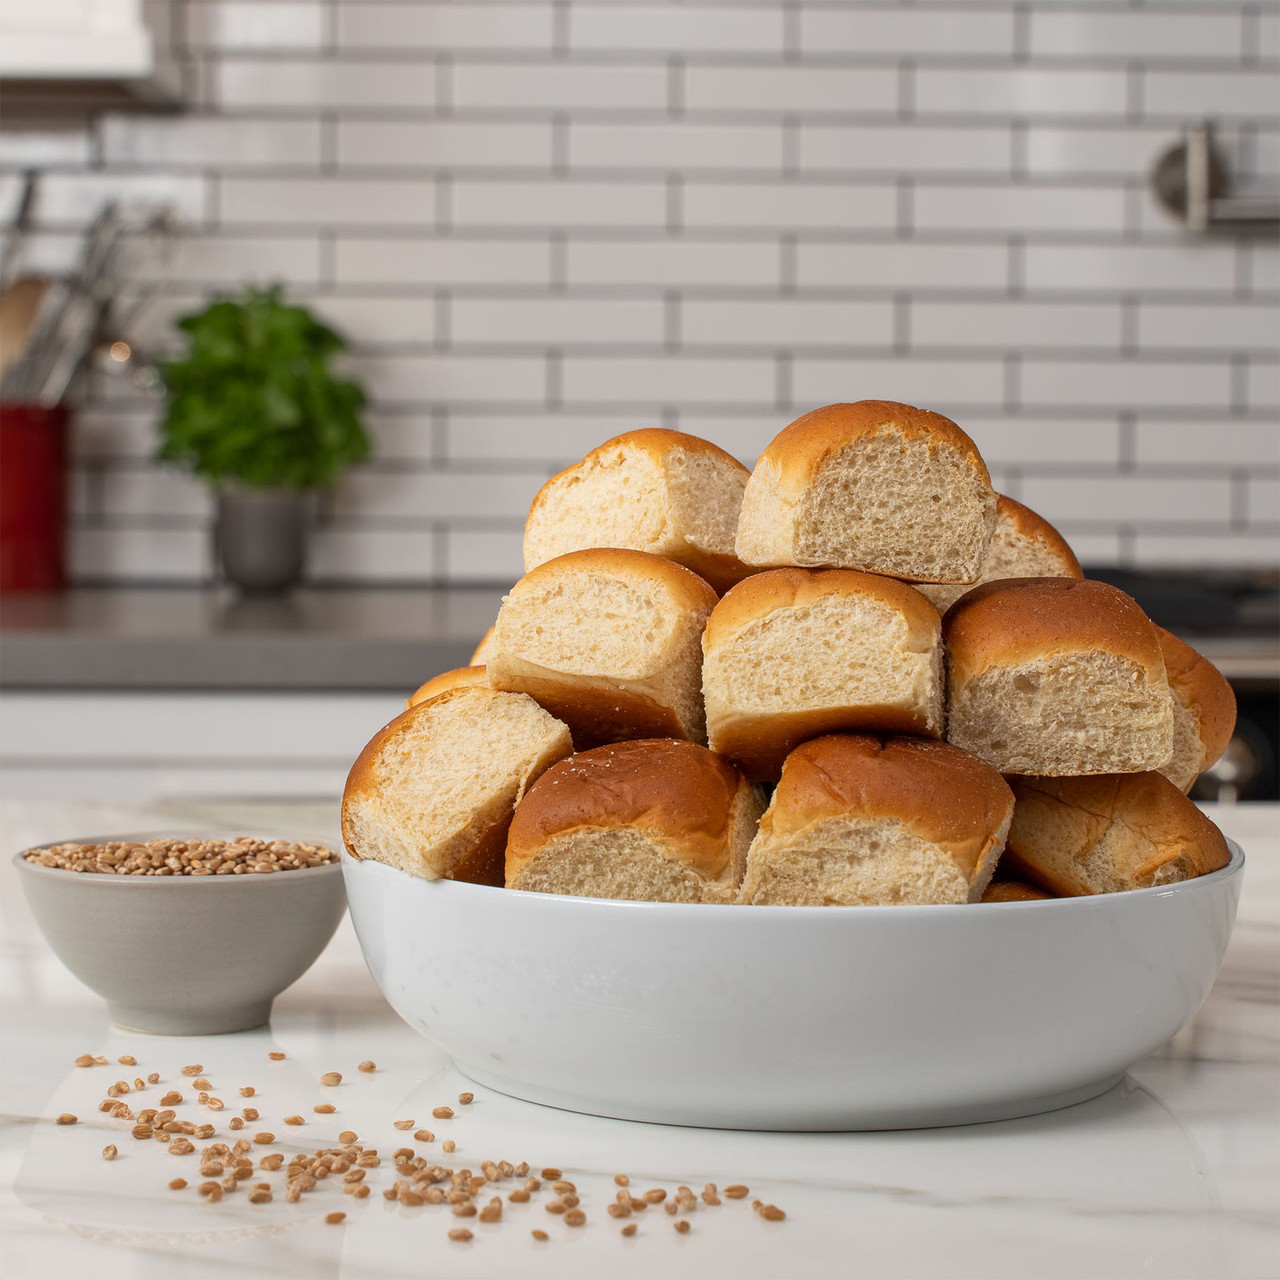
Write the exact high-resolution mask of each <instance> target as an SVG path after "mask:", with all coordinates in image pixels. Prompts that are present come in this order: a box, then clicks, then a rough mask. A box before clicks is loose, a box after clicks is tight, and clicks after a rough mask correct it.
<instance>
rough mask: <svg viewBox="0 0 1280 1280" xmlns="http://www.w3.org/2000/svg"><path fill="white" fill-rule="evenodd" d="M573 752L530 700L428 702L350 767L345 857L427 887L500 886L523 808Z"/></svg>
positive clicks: (447, 696)
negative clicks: (543, 777) (455, 883)
mask: <svg viewBox="0 0 1280 1280" xmlns="http://www.w3.org/2000/svg"><path fill="white" fill-rule="evenodd" d="M572 750H573V744H572V743H571V741H570V739H569V730H568V729H567V728H566V727H565V726H564V725H563V724H561V723H560V722H559V721H558V720H556V719H554V718H553V717H552V716H550V715H548V714H547V712H545V711H544V710H543V709H542V708H541V707H540V706H538V704H537V703H536V702H534V700H533V699H532V698H527V697H525V696H524V695H523V694H518V693H498V692H496V691H495V690H493V689H487V688H482V687H480V686H478V685H469V686H465V687H463V688H457V689H451V690H449V691H448V692H447V693H442V694H440V695H438V696H437V697H435V698H431V699H430V700H428V701H427V702H420V703H419V704H418V705H417V706H415V707H411V708H410V709H409V710H408V711H405V712H403V713H402V714H401V715H399V716H397V717H396V718H395V719H394V720H393V721H392V722H391V723H390V724H389V725H387V726H386V727H385V728H384V729H382V730H380V731H379V732H378V733H376V734H375V735H374V736H373V739H372V740H371V741H370V742H369V744H368V746H366V747H365V749H364V750H363V751H362V752H361V753H360V755H359V757H358V758H357V760H356V762H355V764H353V765H352V766H351V772H350V774H349V775H348V777H347V785H346V789H345V791H344V792H343V796H342V838H343V841H344V842H345V843H346V847H347V851H348V852H349V853H350V854H351V856H352V857H353V858H369V859H372V860H373V861H375V862H385V863H386V864H387V865H388V866H392V867H398V868H399V869H400V870H401V871H407V872H409V874H410V875H415V876H422V877H423V878H424V879H427V880H436V879H440V878H442V877H444V878H448V879H453V880H470V881H473V882H475V883H476V884H492V885H500V884H501V883H502V879H503V862H504V856H505V850H506V843H507V828H508V827H509V826H510V824H511V815H512V813H513V812H514V810H515V805H516V801H517V800H519V798H520V797H521V796H522V795H523V794H524V791H525V788H526V787H527V786H528V785H529V784H530V783H531V782H532V781H533V780H534V779H535V778H537V777H538V776H539V774H541V773H542V771H543V770H544V769H546V768H547V767H548V766H549V765H552V764H554V763H555V762H556V761H557V760H560V759H562V758H563V757H565V756H567V755H568V754H569V753H570V752H571V751H572Z"/></svg>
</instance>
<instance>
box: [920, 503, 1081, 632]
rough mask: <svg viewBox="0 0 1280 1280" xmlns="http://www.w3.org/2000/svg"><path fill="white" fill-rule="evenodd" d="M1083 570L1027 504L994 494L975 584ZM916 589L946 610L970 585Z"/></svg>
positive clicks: (1064, 575) (928, 584)
mask: <svg viewBox="0 0 1280 1280" xmlns="http://www.w3.org/2000/svg"><path fill="white" fill-rule="evenodd" d="M1083 577H1084V570H1083V569H1081V568H1080V561H1079V560H1077V559H1076V557H1075V553H1074V552H1073V551H1072V550H1071V548H1070V547H1069V546H1067V544H1066V541H1065V539H1064V538H1063V536H1062V535H1061V534H1060V533H1059V532H1058V531H1057V529H1055V528H1054V527H1053V525H1051V524H1050V523H1049V522H1048V521H1047V520H1045V519H1043V518H1042V517H1041V516H1038V515H1036V513H1035V512H1034V511H1032V510H1031V508H1030V507H1024V506H1023V505H1022V503H1020V502H1014V500H1013V499H1012V498H1006V497H1005V496H1004V494H1002V493H1001V494H997V495H996V527H995V530H994V532H993V533H992V535H991V546H990V548H989V549H988V551H987V558H986V559H985V560H984V561H983V562H982V572H981V573H979V574H978V582H977V583H975V584H974V585H975V586H976V585H979V584H981V583H983V582H998V581H1000V579H1002V578H1083ZM918 590H919V591H920V592H921V594H922V595H925V596H927V597H928V598H929V600H931V601H932V602H933V605H934V607H935V608H936V609H937V610H938V612H939V613H946V611H947V610H948V609H950V608H951V606H952V605H953V604H955V602H956V601H957V600H959V599H960V597H961V596H962V595H964V593H965V592H966V591H968V590H970V588H969V587H968V586H966V585H965V584H963V583H960V584H956V583H947V584H943V583H932V582H922V583H920V585H919V587H918Z"/></svg>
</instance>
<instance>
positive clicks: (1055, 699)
mask: <svg viewBox="0 0 1280 1280" xmlns="http://www.w3.org/2000/svg"><path fill="white" fill-rule="evenodd" d="M942 638H943V642H944V644H945V646H946V651H947V667H948V694H947V698H948V702H947V741H948V742H953V743H955V744H956V745H957V746H960V747H964V748H965V749H966V750H968V751H972V752H974V754H975V755H979V756H981V757H982V758H983V759H984V760H986V761H988V762H989V763H991V764H993V765H994V766H995V767H996V768H997V769H999V770H1000V772H1001V773H1028V774H1039V775H1043V776H1051V777H1060V776H1068V775H1074V774H1090V773H1137V772H1141V771H1142V770H1146V769H1159V768H1162V767H1163V766H1164V765H1165V764H1167V763H1168V761H1169V759H1170V757H1171V756H1172V754H1173V705H1172V702H1173V700H1172V697H1171V695H1170V692H1169V684H1168V681H1167V680H1166V678H1165V669H1164V657H1163V655H1162V653H1161V650H1160V641H1159V638H1158V637H1157V636H1156V629H1155V627H1154V625H1153V624H1152V623H1151V621H1150V620H1149V619H1148V618H1147V615H1146V614H1145V613H1143V611H1142V610H1141V609H1140V608H1139V607H1138V605H1137V603H1136V602H1135V601H1134V600H1133V599H1132V598H1131V597H1129V596H1127V595H1125V593H1124V592H1123V591H1121V590H1119V589H1118V588H1116V587H1113V586H1110V585H1109V584H1107V583H1105V582H1095V581H1093V580H1092V579H1083V580H1076V579H1074V578H1008V579H1005V580H1004V581H1002V582H989V583H987V584H986V585H985V586H981V587H975V588H974V589H973V590H972V591H970V592H968V593H967V594H966V595H964V596H962V597H961V598H960V599H959V600H958V601H956V603H955V604H954V605H952V606H951V608H950V609H948V610H947V614H946V617H945V618H944V619H943V622H942Z"/></svg>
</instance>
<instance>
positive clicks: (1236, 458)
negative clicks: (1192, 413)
mask: <svg viewBox="0 0 1280 1280" xmlns="http://www.w3.org/2000/svg"><path fill="white" fill-rule="evenodd" d="M1134 458H1135V461H1136V462H1137V464H1138V466H1139V467H1161V466H1166V465H1173V466H1185V467H1192V468H1198V467H1206V466H1212V467H1222V466H1252V465H1257V466H1264V467H1268V466H1269V467H1280V430H1277V427H1276V423H1275V422H1274V421H1272V422H1232V421H1230V420H1226V419H1222V418H1204V419H1200V420H1198V421H1191V422H1186V421H1177V420H1173V421H1170V420H1161V419H1159V418H1145V417H1144V418H1140V419H1139V420H1138V422H1137V424H1136V426H1135V427H1134Z"/></svg>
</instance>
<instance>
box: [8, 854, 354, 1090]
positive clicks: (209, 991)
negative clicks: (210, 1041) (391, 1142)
mask: <svg viewBox="0 0 1280 1280" xmlns="http://www.w3.org/2000/svg"><path fill="white" fill-rule="evenodd" d="M14 861H15V863H16V865H17V867H18V871H19V878H20V879H21V881H22V885H23V889H24V891H25V893H26V895H27V900H28V902H29V903H30V904H31V910H32V914H33V915H34V916H35V919H36V923H37V924H38V925H39V927H40V930H41V932H42V933H43V934H44V937H45V939H46V941H47V942H48V943H49V945H50V946H51V947H52V948H53V950H54V952H55V953H56V954H57V956H58V958H59V959H60V960H61V961H62V962H63V964H65V965H66V966H67V968H68V969H70V970H71V972H72V973H73V974H75V976H76V977H77V978H79V979H80V980H81V981H82V982H83V983H85V985H86V986H88V987H90V988H92V989H93V990H94V991H96V992H97V993H98V994H99V995H100V996H103V997H104V998H105V999H106V1001H107V1006H108V1010H109V1012H110V1015H111V1020H112V1022H114V1023H115V1024H116V1025H117V1026H120V1027H124V1028H126V1029H129V1030H134V1031H145V1032H150V1033H153V1034H159V1035H213V1034H219V1033H222V1032H228V1031H241V1030H247V1029H249V1028H251V1027H257V1026H261V1025H263V1023H265V1022H266V1021H267V1020H268V1018H269V1017H270V1014H271V1002H272V1000H273V999H274V998H275V996H276V995H278V994H279V993H280V992H281V991H283V990H284V988H285V987H287V986H289V985H290V984H291V983H292V982H294V981H295V980H296V979H298V978H299V977H301V976H302V974H303V973H305V972H306V970H307V969H308V968H310V966H311V964H312V963H313V962H314V960H315V959H316V957H317V956H319V954H320V952H321V951H322V950H323V949H324V947H325V945H326V944H327V943H328V941H329V939H330V938H331V937H332V936H333V932H334V930H335V929H336V928H337V927H338V922H339V921H340V920H341V919H342V914H343V911H344V910H345V909H346V897H345V893H344V890H343V880H342V871H341V865H340V863H339V862H338V860H337V855H336V854H335V853H334V852H333V850H332V849H331V848H330V847H329V846H328V845H327V844H326V843H324V842H322V841H316V840H281V839H262V838H256V837H250V836H245V835H243V834H240V833H231V834H227V833H222V832H183V833H181V834H175V833H172V832H163V833H149V832H148V833H141V834H136V835H135V834H126V835H100V836H94V837H91V838H88V839H80V840H63V841H58V842H55V843H53V844H49V845H45V846H42V847H41V848H38V849H28V850H25V851H24V852H23V853H20V854H18V855H17V856H16V858H15V859H14ZM211 938H212V939H216V940H217V945H216V947H209V946H204V945H196V942H195V940H197V939H201V940H204V939H211ZM197 1074H198V1073H197Z"/></svg>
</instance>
